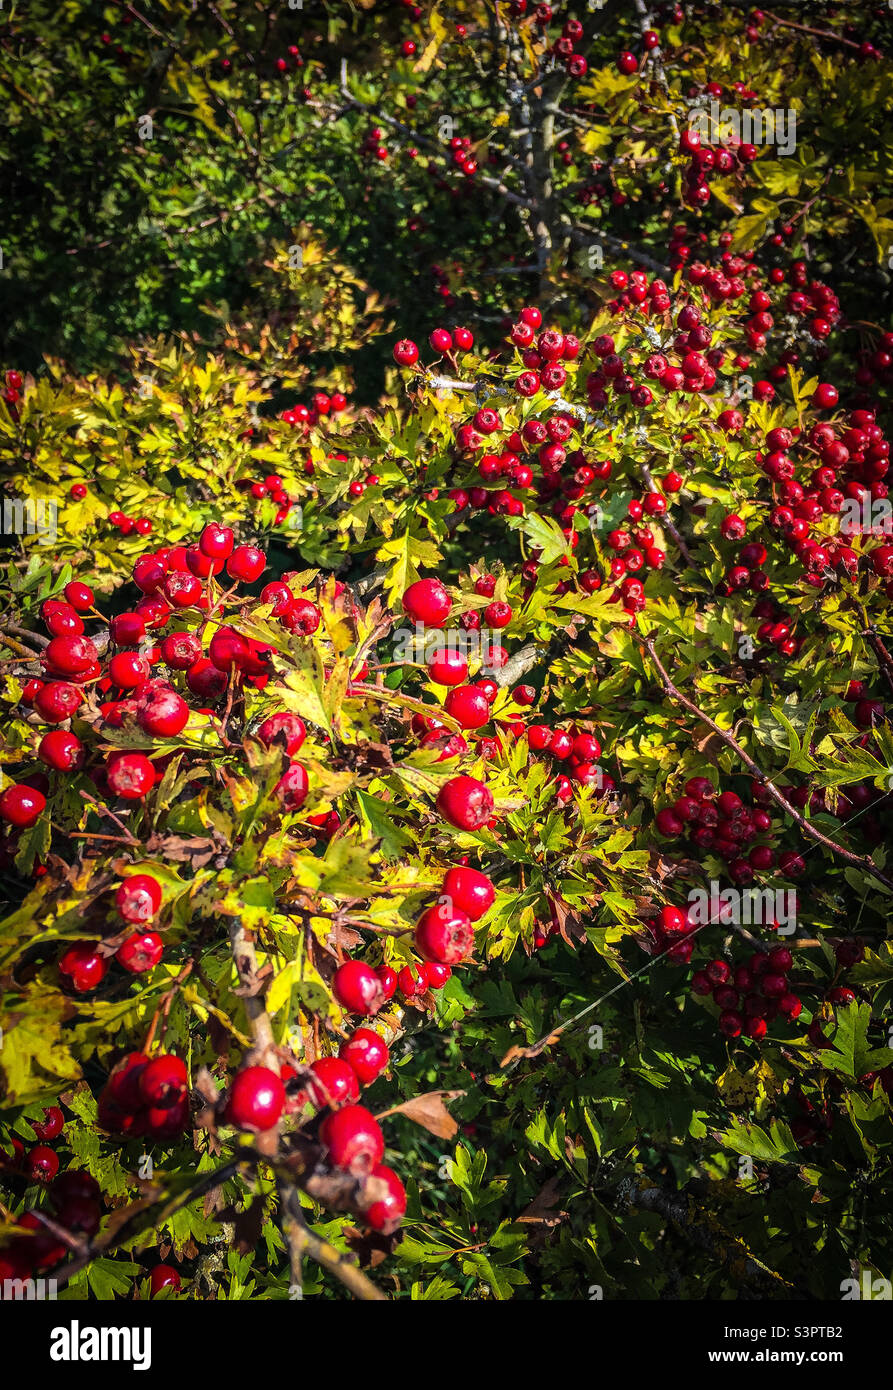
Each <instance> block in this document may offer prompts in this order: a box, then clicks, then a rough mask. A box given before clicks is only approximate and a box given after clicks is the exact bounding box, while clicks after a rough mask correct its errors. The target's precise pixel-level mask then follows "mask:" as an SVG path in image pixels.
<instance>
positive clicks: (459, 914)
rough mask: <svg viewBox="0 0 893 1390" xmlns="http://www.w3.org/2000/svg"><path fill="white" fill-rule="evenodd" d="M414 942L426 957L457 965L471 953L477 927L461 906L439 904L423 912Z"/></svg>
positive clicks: (441, 962)
mask: <svg viewBox="0 0 893 1390" xmlns="http://www.w3.org/2000/svg"><path fill="white" fill-rule="evenodd" d="M415 944H416V949H417V951H418V953H419V955H420V956H421V957H422V958H423V959H424V960H430V961H435V962H437V963H438V964H440V965H457V964H458V963H459V962H460V961H461V960H464V959H465V958H466V957H467V956H469V955H470V954H471V951H472V949H473V947H474V929H473V928H472V925H471V920H470V918H469V917H468V915H467V914H466V913H464V912H463V911H462V909H461V908H457V907H453V906H451V905H450V904H448V903H437V904H436V905H435V906H434V907H429V908H428V910H427V911H426V912H423V913H422V915H421V917H420V918H419V920H418V923H417V924H416V929H415Z"/></svg>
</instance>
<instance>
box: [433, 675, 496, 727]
mask: <svg viewBox="0 0 893 1390" xmlns="http://www.w3.org/2000/svg"><path fill="white" fill-rule="evenodd" d="M443 707H444V709H445V710H446V713H447V714H448V715H449V716H450V718H451V719H455V720H456V722H457V723H458V724H459V725H460V726H461V727H462V728H463V729H480V728H482V727H483V726H484V725H485V724H487V723H489V721H490V705H489V702H488V700H487V697H486V696H485V695H484V694H483V692H482V691H481V690H480V689H479V688H478V687H477V686H475V685H459V686H456V688H455V689H454V690H451V691H450V693H449V694H448V695H447V697H446V699H445V700H444V702H443Z"/></svg>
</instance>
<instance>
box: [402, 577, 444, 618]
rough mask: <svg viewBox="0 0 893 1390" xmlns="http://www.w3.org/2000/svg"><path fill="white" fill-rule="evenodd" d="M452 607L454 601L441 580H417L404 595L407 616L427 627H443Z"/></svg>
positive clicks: (404, 607)
mask: <svg viewBox="0 0 893 1390" xmlns="http://www.w3.org/2000/svg"><path fill="white" fill-rule="evenodd" d="M452 606H453V604H452V600H451V598H450V596H449V594H448V593H447V591H446V589H445V588H444V586H443V585H442V584H441V582H440V580H439V579H417V580H416V582H415V583H414V584H410V586H409V588H408V589H407V590H406V591H405V593H404V595H403V611H404V613H405V614H406V616H407V617H408V618H409V619H410V620H411V621H412V622H416V623H423V624H424V625H425V626H426V627H443V625H444V623H445V622H446V620H447V618H448V617H449V615H450V610H451V609H452Z"/></svg>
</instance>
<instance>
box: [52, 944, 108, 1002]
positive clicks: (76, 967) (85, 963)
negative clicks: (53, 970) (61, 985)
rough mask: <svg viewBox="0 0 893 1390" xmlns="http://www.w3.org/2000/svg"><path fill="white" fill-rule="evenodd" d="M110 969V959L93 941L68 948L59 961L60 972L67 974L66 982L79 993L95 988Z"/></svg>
mask: <svg viewBox="0 0 893 1390" xmlns="http://www.w3.org/2000/svg"><path fill="white" fill-rule="evenodd" d="M107 970H108V961H107V960H106V958H105V956H101V955H100V954H99V952H98V951H97V950H96V948H95V946H94V945H93V943H92V942H91V941H81V942H78V943H76V944H75V945H74V946H69V948H68V950H67V951H66V952H65V954H64V955H63V956H62V958H61V960H60V961H59V974H60V975H63V976H65V983H66V984H67V985H68V986H69V988H71V989H74V990H76V991H77V993H78V994H86V992H87V991H88V990H91V989H95V988H96V986H97V985H98V984H100V982H101V981H102V979H103V977H104V976H105V973H106V971H107Z"/></svg>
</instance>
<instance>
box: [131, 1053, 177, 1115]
mask: <svg viewBox="0 0 893 1390" xmlns="http://www.w3.org/2000/svg"><path fill="white" fill-rule="evenodd" d="M137 1084H138V1087H139V1094H140V1099H141V1101H142V1102H143V1104H144V1105H150V1106H154V1107H156V1108H159V1109H163V1110H169V1109H170V1108H171V1106H173V1105H176V1104H177V1102H178V1101H179V1100H181V1099H182V1098H183V1096H185V1094H186V1084H187V1073H186V1064H185V1062H184V1061H183V1059H182V1058H181V1057H175V1056H173V1054H171V1053H167V1054H164V1055H162V1056H160V1057H153V1059H152V1061H151V1062H147V1063H146V1065H145V1067H143V1069H142V1071H141V1072H140V1077H139V1081H138V1083H137Z"/></svg>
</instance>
